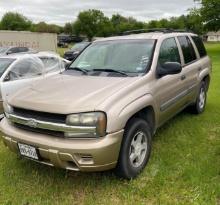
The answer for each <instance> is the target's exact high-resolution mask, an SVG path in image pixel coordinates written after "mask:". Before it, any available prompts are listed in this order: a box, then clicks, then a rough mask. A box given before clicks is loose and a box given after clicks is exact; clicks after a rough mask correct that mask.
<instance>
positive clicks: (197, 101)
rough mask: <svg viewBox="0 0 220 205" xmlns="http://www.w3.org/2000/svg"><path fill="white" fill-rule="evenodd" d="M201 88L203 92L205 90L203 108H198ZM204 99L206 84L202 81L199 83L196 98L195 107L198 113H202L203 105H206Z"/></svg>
mask: <svg viewBox="0 0 220 205" xmlns="http://www.w3.org/2000/svg"><path fill="white" fill-rule="evenodd" d="M202 89H203V90H204V92H205V103H204V106H203V108H200V106H199V102H200V93H201V90H202ZM206 101H207V91H206V86H205V82H202V83H201V85H200V88H199V93H198V96H197V100H196V109H197V112H198V113H199V114H200V113H202V112H204V110H205V107H206Z"/></svg>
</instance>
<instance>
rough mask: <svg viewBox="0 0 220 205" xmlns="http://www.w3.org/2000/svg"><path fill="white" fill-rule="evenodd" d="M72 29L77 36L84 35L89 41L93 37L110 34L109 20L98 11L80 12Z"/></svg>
mask: <svg viewBox="0 0 220 205" xmlns="http://www.w3.org/2000/svg"><path fill="white" fill-rule="evenodd" d="M73 29H74V31H75V33H76V34H77V35H79V34H83V35H86V36H87V38H88V39H89V40H91V39H92V38H93V37H94V36H108V35H110V34H111V32H112V30H111V24H110V22H109V19H108V18H107V17H105V16H104V14H103V12H101V11H99V10H94V9H92V10H88V11H83V12H80V13H79V15H78V18H77V20H76V21H75V23H74V26H73Z"/></svg>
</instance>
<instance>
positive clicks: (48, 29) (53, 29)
mask: <svg viewBox="0 0 220 205" xmlns="http://www.w3.org/2000/svg"><path fill="white" fill-rule="evenodd" d="M32 31H34V32H45V33H60V32H61V27H60V26H57V25H55V24H47V23H45V22H43V21H42V22H39V23H37V24H34V25H33V26H32Z"/></svg>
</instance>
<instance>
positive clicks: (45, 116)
mask: <svg viewBox="0 0 220 205" xmlns="http://www.w3.org/2000/svg"><path fill="white" fill-rule="evenodd" d="M13 114H15V115H17V116H20V117H25V118H30V119H35V120H40V121H45V122H52V123H62V124H65V122H66V115H64V114H54V113H47V112H40V111H34V110H27V109H23V108H17V107H13ZM13 124H14V126H16V127H17V128H20V129H23V130H27V131H31V132H37V133H41V134H46V135H52V136H56V137H64V132H60V131H52V130H47V129H40V128H33V127H29V126H28V125H23V124H19V123H13Z"/></svg>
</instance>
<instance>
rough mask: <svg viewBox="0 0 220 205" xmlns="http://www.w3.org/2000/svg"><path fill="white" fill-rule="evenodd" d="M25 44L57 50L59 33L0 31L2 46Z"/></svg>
mask: <svg viewBox="0 0 220 205" xmlns="http://www.w3.org/2000/svg"><path fill="white" fill-rule="evenodd" d="M4 46H22V47H23V46H24V47H29V48H32V49H35V50H37V51H54V52H56V50H57V34H54V33H35V32H28V31H0V47H4Z"/></svg>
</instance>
